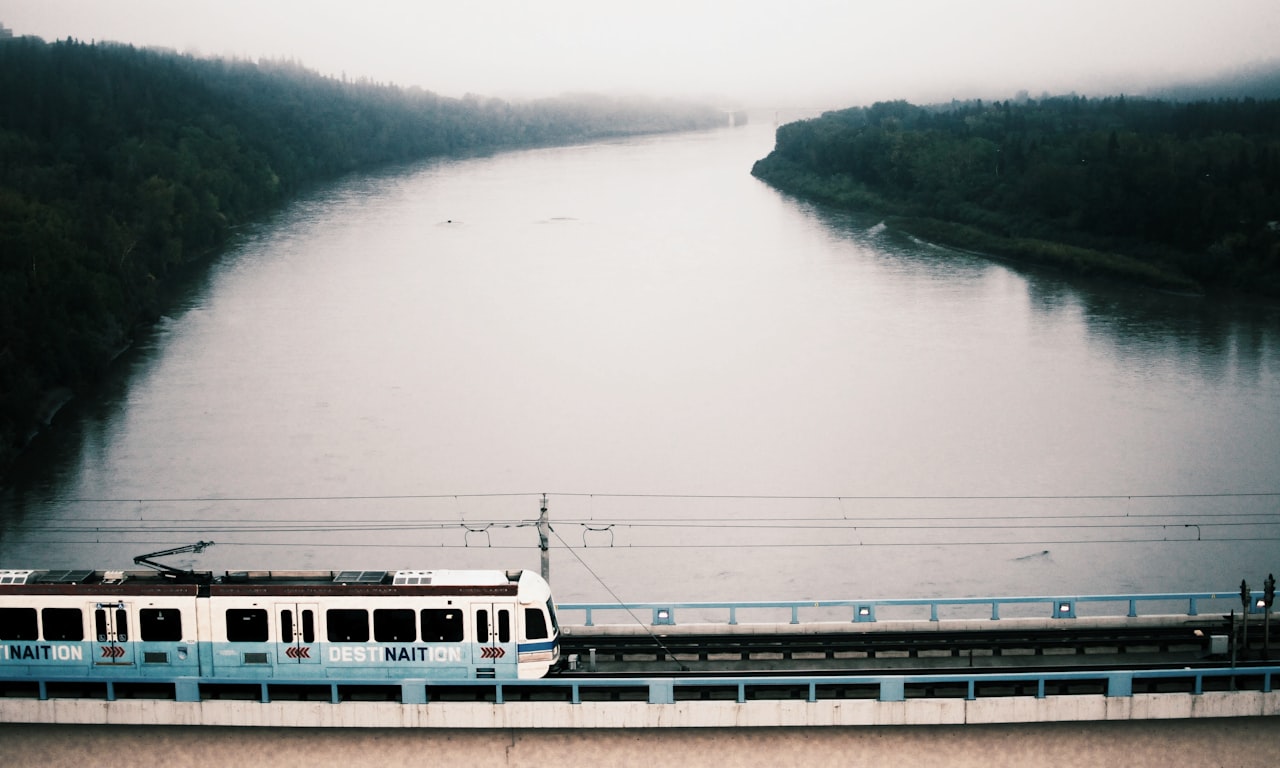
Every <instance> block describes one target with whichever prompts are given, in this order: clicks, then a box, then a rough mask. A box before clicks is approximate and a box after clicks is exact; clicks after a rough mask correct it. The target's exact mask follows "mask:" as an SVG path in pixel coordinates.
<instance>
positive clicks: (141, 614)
mask: <svg viewBox="0 0 1280 768" xmlns="http://www.w3.org/2000/svg"><path fill="white" fill-rule="evenodd" d="M138 628H139V629H140V630H142V639H143V640H154V641H160V642H177V641H179V640H181V639H182V612H181V611H179V610H178V609H177V608H143V609H142V610H140V611H138Z"/></svg>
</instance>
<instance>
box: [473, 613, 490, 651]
mask: <svg viewBox="0 0 1280 768" xmlns="http://www.w3.org/2000/svg"><path fill="white" fill-rule="evenodd" d="M476 642H477V643H487V642H489V612H488V611H486V610H484V609H483V608H482V609H480V610H478V611H476Z"/></svg>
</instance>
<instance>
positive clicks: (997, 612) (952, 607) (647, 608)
mask: <svg viewBox="0 0 1280 768" xmlns="http://www.w3.org/2000/svg"><path fill="white" fill-rule="evenodd" d="M1203 603H1210V604H1211V605H1210V606H1208V607H1209V609H1210V610H1212V611H1213V612H1215V613H1222V614H1226V613H1227V612H1228V611H1231V610H1233V609H1234V610H1236V611H1239V610H1240V608H1241V605H1240V594H1239V592H1238V591H1236V592H1233V591H1225V592H1167V593H1161V594H1139V595H1067V596H1045V595H1041V596H1027V597H949V598H892V599H874V600H789V601H773V602H694V603H656V602H650V603H562V604H559V605H557V609H558V610H559V612H560V616H561V623H562V624H570V623H571V622H569V621H566V619H567V618H568V617H570V616H572V615H573V614H574V613H576V612H582V614H583V618H584V621H583V626H588V627H591V626H595V619H596V614H598V613H606V612H625V613H626V614H627V615H628V618H629V619H630V620H631V621H636V620H637V619H638V618H639V617H641V616H646V615H647V616H649V617H650V618H651V622H650V623H651V624H652V625H654V626H674V625H675V624H676V611H680V612H682V613H685V612H688V613H696V614H698V615H699V617H707V616H711V617H717V616H718V617H719V618H712V619H706V618H701V619H700V620H701V621H712V622H713V623H721V622H726V623H727V624H729V625H736V624H738V619H739V614H740V613H744V612H750V613H753V614H759V613H764V612H769V613H771V614H773V615H775V616H786V615H787V614H788V613H789V614H790V621H789V622H788V623H790V624H800V623H801V620H800V617H801V612H804V613H805V614H807V615H812V614H814V613H823V612H825V614H826V615H827V616H831V615H836V616H839V614H840V613H842V612H843V613H844V614H845V615H847V616H848V617H849V621H850V622H853V623H859V622H868V623H870V622H875V621H876V620H877V618H876V617H877V612H879V613H880V614H884V613H886V612H887V610H895V613H896V614H899V615H895V616H894V617H893V618H895V619H908V620H910V619H917V620H924V619H925V614H924V612H925V609H928V616H927V618H928V620H929V621H939V620H940V618H941V615H942V613H943V612H947V613H949V614H951V615H948V617H947V618H969V619H973V618H983V617H984V615H985V614H986V612H987V611H988V610H989V616H990V619H991V620H992V621H999V620H1000V618H1001V611H1002V609H1009V612H1010V613H1012V612H1013V611H1012V609H1013V608H1014V607H1015V606H1016V607H1019V608H1023V607H1027V606H1043V607H1044V609H1045V611H1044V612H1043V613H1041V614H1039V615H1040V616H1042V617H1048V618H1056V619H1074V618H1077V617H1078V616H1079V615H1083V614H1084V613H1085V612H1086V609H1088V610H1087V612H1088V613H1089V615H1090V616H1125V617H1128V618H1136V617H1138V616H1139V615H1158V614H1157V613H1156V612H1155V611H1150V612H1147V613H1143V614H1139V607H1140V606H1143V607H1152V606H1154V607H1155V609H1156V610H1158V611H1163V612H1164V613H1163V614H1160V615H1167V614H1168V612H1169V611H1170V610H1178V611H1180V610H1183V608H1182V606H1185V611H1186V615H1187V616H1198V615H1199V614H1200V611H1201V610H1202V609H1204V608H1205V607H1206V606H1204V605H1202V604H1203ZM975 606H976V607H981V608H984V609H986V610H984V611H983V613H981V614H977V615H974V614H975V613H976V612H975V611H973V610H971V609H972V608H974V607H975ZM1109 606H1122V607H1121V608H1116V609H1115V611H1114V612H1107V610H1108V607H1109ZM1095 608H1098V609H1101V610H1099V611H1094V610H1093V609H1095ZM1120 610H1124V611H1125V613H1123V614H1121V613H1119V612H1118V611H1120ZM726 612H727V613H726ZM1250 613H1261V611H1258V610H1251V611H1250ZM811 620H815V621H816V620H823V619H811ZM840 620H842V621H843V620H844V619H843V617H840Z"/></svg>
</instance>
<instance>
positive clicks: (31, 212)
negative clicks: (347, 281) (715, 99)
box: [0, 38, 725, 466]
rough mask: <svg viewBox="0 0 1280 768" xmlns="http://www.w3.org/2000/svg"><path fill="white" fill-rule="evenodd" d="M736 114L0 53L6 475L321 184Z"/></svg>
mask: <svg viewBox="0 0 1280 768" xmlns="http://www.w3.org/2000/svg"><path fill="white" fill-rule="evenodd" d="M724 121H725V118H724V117H723V116H722V115H720V114H719V113H718V112H717V111H715V110H714V109H711V108H709V107H706V106H701V105H692V104H684V103H677V102H658V101H620V100H614V99H606V98H601V97H580V98H561V99H547V100H541V101H534V102H529V103H521V104H510V103H506V102H502V101H497V100H489V99H480V98H471V97H468V98H464V99H449V98H442V97H439V96H437V95H434V94H432V93H429V92H426V91H422V90H419V89H402V88H398V87H395V86H390V85H381V84H375V83H370V82H367V81H361V82H346V81H345V80H337V79H333V78H327V77H322V76H320V75H318V74H316V73H314V72H311V71H308V70H305V69H303V68H302V67H300V66H297V65H295V64H292V63H260V64H255V63H251V62H247V61H225V60H209V59H196V58H193V57H190V56H181V55H177V54H173V53H165V52H159V51H153V50H138V49H135V48H133V47H129V46H122V45H115V44H106V45H103V44H97V45H90V44H84V43H80V42H75V41H71V40H68V41H65V42H58V43H53V44H47V43H45V42H44V41H41V40H39V39H35V38H19V39H8V40H4V41H0V466H3V464H4V463H6V460H7V459H8V458H10V457H12V455H13V454H14V452H15V451H16V450H17V449H18V448H19V447H20V446H21V444H23V443H24V442H25V440H27V439H28V437H29V435H30V434H31V432H32V430H33V429H35V428H36V427H37V426H38V424H39V421H40V420H41V418H42V411H43V412H45V413H47V412H48V411H49V409H51V408H52V407H54V406H55V405H56V403H57V401H58V399H59V397H60V393H61V396H65V394H66V393H68V392H71V391H74V390H76V389H78V388H81V387H83V386H84V385H86V384H87V383H90V382H93V381H95V380H96V379H98V378H99V377H100V376H101V375H102V373H103V371H104V370H105V368H106V367H107V365H108V364H109V362H110V360H111V359H112V357H113V356H114V355H116V354H118V353H119V351H120V350H121V349H123V348H124V347H125V346H127V344H128V342H129V339H130V336H131V334H132V332H133V331H134V329H135V328H136V327H137V326H138V324H139V323H146V322H148V321H151V320H153V319H155V318H156V317H157V315H158V313H159V312H160V311H161V308H162V307H163V304H164V301H165V288H166V285H167V283H166V279H168V278H171V277H172V276H173V275H175V274H176V273H177V271H178V270H179V269H181V268H182V267H184V266H185V265H188V264H191V263H192V262H194V261H198V260H199V259H201V258H202V257H205V256H207V255H208V254H210V253H211V252H213V251H214V250H216V249H217V248H218V247H219V246H220V245H222V244H223V243H224V242H225V240H226V238H227V236H228V233H229V232H230V231H231V230H232V228H234V227H235V226H236V225H238V224H242V223H244V222H246V221H249V220H251V219H253V218H254V217H256V216H259V215H261V214H262V213H263V212H264V211H267V210H270V209H272V208H274V207H277V206H279V205H281V204H282V203H284V202H285V201H287V200H289V199H290V198H291V197H292V196H294V195H296V194H297V193H299V192H300V191H302V190H304V189H306V188H308V187H309V186H312V185H315V184H317V183H320V182H323V181H325V180H329V179H333V178H335V177H337V176H340V175H342V174H345V173H349V172H351V171H355V170H357V169H366V168H371V167H375V166H379V165H384V164H388V163H396V162H404V161H411V160H418V159H422V158H427V157H431V156H436V155H450V154H458V153H469V152H474V151H477V150H483V149H488V148H498V147H512V146H525V145H541V144H552V143H568V142H576V141H583V140H588V139H595V138H600V137H604V136H610V135H620V134H633V133H642V132H657V131H672V130H688V129H695V128H704V127H710V126H713V125H718V124H721V123H723V122H724Z"/></svg>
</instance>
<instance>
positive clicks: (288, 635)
mask: <svg viewBox="0 0 1280 768" xmlns="http://www.w3.org/2000/svg"><path fill="white" fill-rule="evenodd" d="M280 642H282V643H292V642H293V611H291V610H289V609H288V608H285V609H284V610H283V611H281V612H280Z"/></svg>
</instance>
